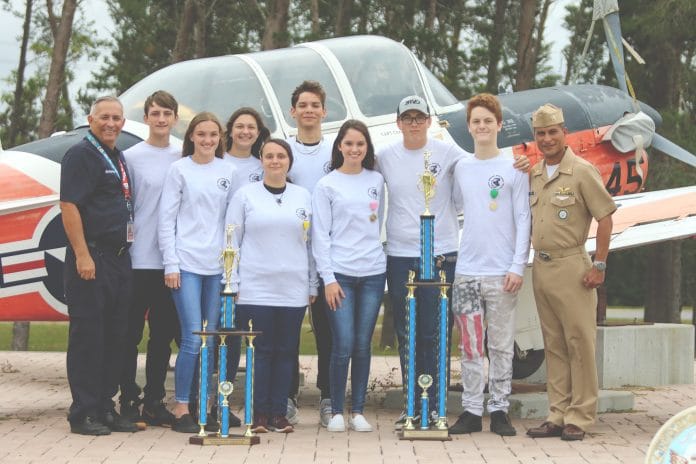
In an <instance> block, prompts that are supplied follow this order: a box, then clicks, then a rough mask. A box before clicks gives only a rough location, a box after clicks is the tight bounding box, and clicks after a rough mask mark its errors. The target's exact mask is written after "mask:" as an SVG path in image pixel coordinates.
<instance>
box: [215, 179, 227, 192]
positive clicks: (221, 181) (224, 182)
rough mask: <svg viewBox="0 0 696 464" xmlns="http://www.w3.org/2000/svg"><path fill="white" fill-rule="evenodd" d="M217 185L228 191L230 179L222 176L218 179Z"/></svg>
mask: <svg viewBox="0 0 696 464" xmlns="http://www.w3.org/2000/svg"><path fill="white" fill-rule="evenodd" d="M217 186H218V188H219V189H220V190H224V191H225V192H226V191H228V190H229V189H230V180H229V179H228V178H226V177H220V178H219V179H218V180H217Z"/></svg>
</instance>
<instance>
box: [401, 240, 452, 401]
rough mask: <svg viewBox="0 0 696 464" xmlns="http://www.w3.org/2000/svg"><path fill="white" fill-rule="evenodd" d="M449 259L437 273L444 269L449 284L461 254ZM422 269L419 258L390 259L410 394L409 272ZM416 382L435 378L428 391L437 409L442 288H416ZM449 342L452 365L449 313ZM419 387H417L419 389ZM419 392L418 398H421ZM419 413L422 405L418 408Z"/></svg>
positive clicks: (403, 358)
mask: <svg viewBox="0 0 696 464" xmlns="http://www.w3.org/2000/svg"><path fill="white" fill-rule="evenodd" d="M443 256H444V257H445V258H447V260H445V261H444V262H443V263H442V265H441V266H438V267H437V268H436V269H435V270H436V272H437V273H438V274H439V272H440V270H444V271H445V273H446V275H447V282H450V283H452V282H453V281H454V268H455V267H456V265H457V262H456V256H457V253H456V252H453V253H447V254H445V255H443ZM419 268H420V260H419V259H418V258H411V257H401V256H387V286H388V287H389V298H390V300H391V304H392V311H393V313H394V331H395V332H396V338H397V341H398V342H399V362H400V363H401V380H402V382H403V383H402V385H403V389H404V391H406V369H407V365H408V364H407V356H408V338H407V336H408V323H407V321H406V316H407V314H408V311H407V309H406V294H407V293H408V292H407V290H406V282H408V271H411V270H412V271H415V272H416V276H417V275H418V271H419ZM415 294H416V379H418V376H420V375H421V374H430V375H431V376H432V378H433V384H432V386H431V387H430V388H429V389H428V397H429V398H430V401H429V404H430V410H431V411H432V410H436V409H437V402H436V398H437V391H438V379H437V352H438V346H437V336H438V308H439V306H438V300H439V296H440V288H439V287H418V288H416V292H415ZM447 295H448V296H449V297H450V298H449V301H450V305H451V300H452V297H451V295H452V290H451V289H450V290H448V291H447ZM448 325H449V326H448V328H447V329H448V343H447V358H448V363H447V364H448V365H449V351H450V349H449V339H451V333H452V329H451V327H452V314H451V310H450V311H449V317H448ZM447 378H448V379H449V368H448V369H447ZM418 389H419V387H418V385H416V390H418ZM418 393H419V392H418V391H416V397H417V396H418ZM415 407H416V410H418V407H419V406H418V405H415Z"/></svg>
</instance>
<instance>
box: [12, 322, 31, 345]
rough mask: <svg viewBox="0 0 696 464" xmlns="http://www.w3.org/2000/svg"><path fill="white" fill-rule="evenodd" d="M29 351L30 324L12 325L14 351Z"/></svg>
mask: <svg viewBox="0 0 696 464" xmlns="http://www.w3.org/2000/svg"><path fill="white" fill-rule="evenodd" d="M28 349H29V323H28V322H15V323H14V324H12V351H27V350H28Z"/></svg>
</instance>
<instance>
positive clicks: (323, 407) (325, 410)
mask: <svg viewBox="0 0 696 464" xmlns="http://www.w3.org/2000/svg"><path fill="white" fill-rule="evenodd" d="M331 413H332V411H331V398H324V399H323V400H321V401H320V402H319V422H321V426H322V427H328V425H329V421H330V420H331ZM341 421H343V418H342V417H341ZM344 428H345V426H344ZM341 431H342V430H341Z"/></svg>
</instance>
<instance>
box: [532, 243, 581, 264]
mask: <svg viewBox="0 0 696 464" xmlns="http://www.w3.org/2000/svg"><path fill="white" fill-rule="evenodd" d="M580 253H585V246H584V245H581V246H576V247H573V248H559V249H557V250H538V251H535V256H536V257H538V258H539V259H540V260H542V261H551V260H552V259H559V258H565V257H566V256H573V255H579V254H580Z"/></svg>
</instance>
